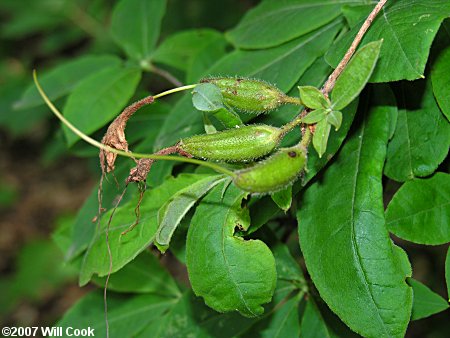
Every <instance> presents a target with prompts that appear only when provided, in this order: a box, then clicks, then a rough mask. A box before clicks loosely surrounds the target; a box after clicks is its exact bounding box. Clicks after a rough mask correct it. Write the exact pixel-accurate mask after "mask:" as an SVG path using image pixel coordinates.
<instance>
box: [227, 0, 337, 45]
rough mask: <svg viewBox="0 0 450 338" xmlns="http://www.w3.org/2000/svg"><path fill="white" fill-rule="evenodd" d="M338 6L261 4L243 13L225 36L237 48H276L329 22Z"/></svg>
mask: <svg viewBox="0 0 450 338" xmlns="http://www.w3.org/2000/svg"><path fill="white" fill-rule="evenodd" d="M344 3H345V1H344ZM341 4H342V2H340V1H339V2H338V1H328V2H317V1H314V0H301V1H298V0H287V1H263V2H262V3H261V4H260V5H259V6H256V7H255V8H253V9H252V10H250V11H248V12H247V13H246V14H245V16H244V18H243V19H242V20H241V21H240V22H239V24H238V25H237V26H236V27H235V28H234V29H232V30H231V31H229V32H228V33H227V38H228V39H229V40H230V41H231V42H232V43H233V44H234V45H235V46H236V47H239V48H250V49H261V48H268V47H273V46H278V45H280V44H282V43H284V42H287V41H290V40H292V39H294V38H297V37H299V36H302V35H304V34H306V33H309V32H311V31H313V30H314V29H317V28H319V27H322V26H323V25H325V24H327V23H328V22H330V21H331V20H333V19H334V18H336V17H337V16H338V15H339V14H340V7H341Z"/></svg>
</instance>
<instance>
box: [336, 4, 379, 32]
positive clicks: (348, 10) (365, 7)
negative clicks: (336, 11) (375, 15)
mask: <svg viewBox="0 0 450 338" xmlns="http://www.w3.org/2000/svg"><path fill="white" fill-rule="evenodd" d="M372 8H373V5H372V4H370V3H369V4H361V5H345V6H342V14H343V15H344V17H345V20H346V21H347V23H348V25H349V26H350V28H353V27H355V26H356V25H357V24H358V23H359V22H360V21H361V20H363V19H364V20H365V19H366V18H367V17H368V16H369V14H370V12H371V11H372Z"/></svg>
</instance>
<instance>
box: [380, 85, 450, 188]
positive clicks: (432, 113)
mask: <svg viewBox="0 0 450 338" xmlns="http://www.w3.org/2000/svg"><path fill="white" fill-rule="evenodd" d="M400 91H401V93H400V98H401V100H399V101H403V102H401V103H400V105H399V106H401V107H402V108H404V109H399V111H398V119H397V126H396V129H395V133H394V136H393V137H392V140H391V142H390V143H389V146H388V153H387V159H386V166H385V169H384V174H385V175H386V176H388V177H389V178H392V179H393V180H395V181H399V182H403V181H406V180H409V179H412V178H414V177H423V176H428V175H430V174H432V173H433V172H434V171H435V170H436V168H437V167H438V166H439V164H440V163H441V162H442V161H443V160H444V159H445V157H446V156H447V153H448V150H449V146H450V124H449V122H448V121H447V120H446V119H445V117H444V116H443V115H442V113H441V111H440V110H439V107H438V106H437V104H436V101H435V99H434V96H433V92H432V88H431V81H429V80H427V81H425V80H420V81H414V82H409V83H402V84H401V85H400Z"/></svg>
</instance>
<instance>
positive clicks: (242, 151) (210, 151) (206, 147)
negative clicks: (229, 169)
mask: <svg viewBox="0 0 450 338" xmlns="http://www.w3.org/2000/svg"><path fill="white" fill-rule="evenodd" d="M281 135H282V131H281V129H279V128H275V127H272V126H268V125H264V124H261V125H249V126H244V127H240V128H233V129H227V130H224V131H219V132H217V133H213V134H204V135H196V136H192V137H188V138H185V139H183V140H181V141H180V142H179V144H178V147H179V148H180V149H181V150H183V151H185V152H187V153H189V154H190V155H192V156H194V157H197V158H203V159H208V160H213V161H228V162H242V161H249V160H254V159H256V158H259V157H262V156H264V155H267V154H269V153H270V152H271V151H273V150H274V149H275V147H276V146H277V145H278V143H279V142H280V138H281Z"/></svg>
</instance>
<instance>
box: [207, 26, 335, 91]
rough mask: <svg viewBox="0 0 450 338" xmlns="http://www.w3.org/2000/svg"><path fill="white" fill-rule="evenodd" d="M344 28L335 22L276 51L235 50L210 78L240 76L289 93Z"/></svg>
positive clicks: (214, 69) (219, 64)
mask: <svg viewBox="0 0 450 338" xmlns="http://www.w3.org/2000/svg"><path fill="white" fill-rule="evenodd" d="M341 28H342V22H341V20H339V19H336V20H334V21H333V22H331V23H330V24H328V25H326V26H324V27H321V28H319V29H317V30H315V31H313V32H311V33H309V34H307V35H304V36H302V37H299V38H297V39H295V40H292V41H290V42H288V43H286V44H283V45H281V46H278V47H276V48H270V49H263V50H254V51H248V50H236V51H234V52H232V53H230V54H228V55H227V56H225V57H224V58H223V59H221V60H220V61H219V62H217V63H216V64H215V65H214V66H213V67H212V68H211V69H210V70H209V74H210V75H215V74H217V75H222V76H223V75H224V74H232V75H235V74H236V73H237V72H239V76H246V77H254V78H258V79H261V80H265V81H267V82H269V83H273V84H275V85H276V86H277V87H278V88H280V89H281V90H282V91H283V92H287V91H289V89H291V88H292V87H293V86H294V85H295V83H296V81H297V80H298V78H299V77H300V75H301V74H302V73H303V72H304V71H305V70H306V69H307V68H308V67H309V66H310V65H311V64H312V63H313V62H314V61H315V60H316V58H317V57H319V56H321V55H323V54H324V53H325V51H326V50H327V48H328V46H330V45H331V43H332V41H333V39H334V37H335V36H336V34H337V32H338V31H339V30H340V29H341Z"/></svg>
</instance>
